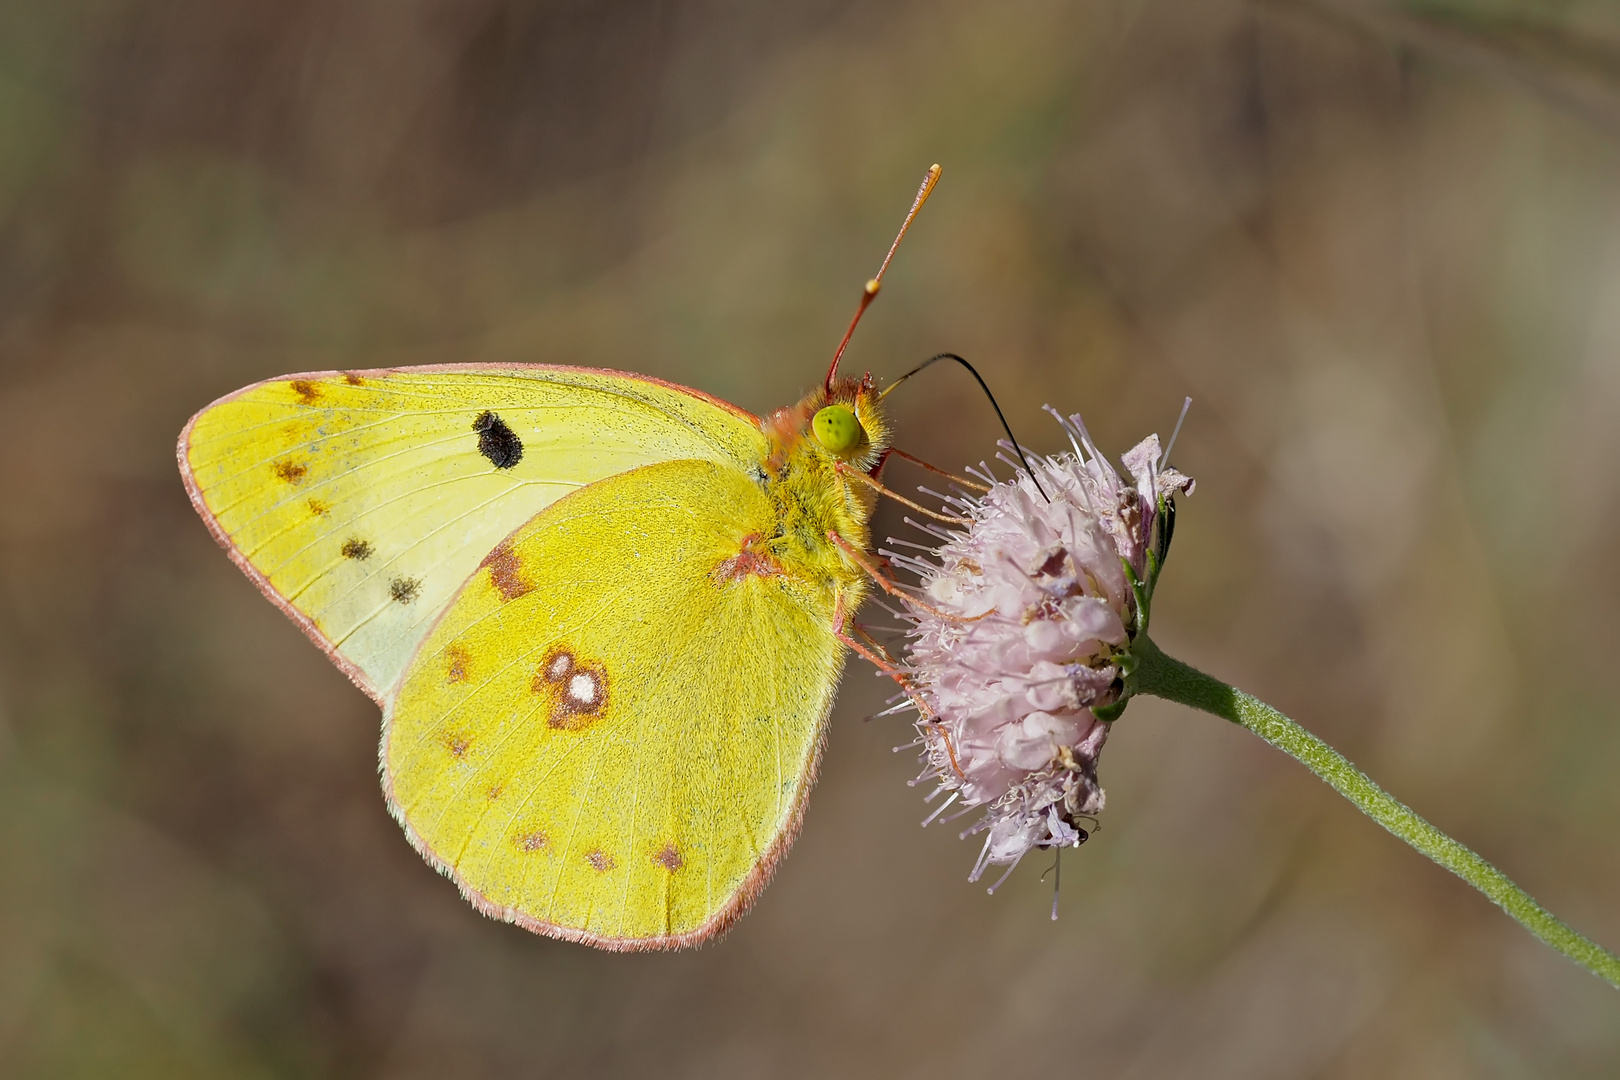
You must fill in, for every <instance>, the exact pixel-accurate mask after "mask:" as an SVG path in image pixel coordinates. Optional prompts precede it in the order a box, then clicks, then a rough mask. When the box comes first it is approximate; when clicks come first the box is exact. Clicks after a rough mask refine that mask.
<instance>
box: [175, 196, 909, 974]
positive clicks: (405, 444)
mask: <svg viewBox="0 0 1620 1080" xmlns="http://www.w3.org/2000/svg"><path fill="white" fill-rule="evenodd" d="M938 176H939V167H938V166H935V167H934V168H932V169H930V170H929V175H928V178H927V179H926V180H925V181H924V184H923V186H922V188H921V189H920V190H919V192H918V195H917V198H916V200H915V202H914V203H913V206H912V209H911V213H910V214H909V215H908V216H907V218H906V226H905V227H902V229H901V230H900V236H901V237H903V236H904V235H905V231H906V228H907V227H909V225H910V223H911V221H912V219H913V218H914V217H915V215H916V213H917V210H918V209H919V208H920V207H921V205H922V203H923V201H924V200H925V199H926V198H927V195H928V193H929V191H930V190H931V189H932V187H933V184H934V182H935V181H936V180H937V179H938ZM899 241H900V238H899V237H897V238H896V240H895V244H896V245H898V244H899ZM893 254H894V248H893V247H891V248H890V251H889V256H890V257H892V256H893ZM888 262H889V259H888V258H885V260H884V263H883V265H884V267H885V268H887V266H888ZM881 276H882V271H881V270H880V271H879V277H878V278H874V279H873V280H872V282H870V283H868V285H867V287H866V291H865V293H864V294H863V298H862V302H861V309H860V310H861V311H864V310H865V307H866V305H867V304H868V303H869V302H870V301H871V299H872V297H873V296H875V295H876V292H877V288H878V282H879V280H880V279H881ZM859 318H860V311H857V313H856V320H855V321H858V320H859ZM855 321H852V322H851V324H850V332H853V330H854V327H855ZM848 340H849V334H848V333H846V334H845V337H844V342H845V343H846V344H847V342H848ZM843 347H844V346H843V345H840V346H839V350H838V353H839V355H841V354H842V352H843ZM837 367H838V356H835V357H834V360H833V365H832V368H831V369H830V370H829V371H828V374H827V379H826V381H825V383H824V385H823V386H821V387H819V388H818V389H816V390H815V391H813V392H811V393H810V394H809V395H807V396H806V397H805V398H804V399H803V400H801V401H800V402H799V403H798V404H797V405H794V406H791V407H789V408H785V409H780V410H778V411H777V412H775V413H773V414H772V415H771V416H769V417H767V418H764V419H761V418H758V417H755V416H752V415H750V414H749V413H747V412H744V411H743V410H741V409H739V408H737V407H735V406H733V405H729V404H727V403H725V402H723V401H719V400H717V399H715V398H712V397H709V396H708V395H706V394H703V393H700V392H699V391H696V390H689V389H686V388H685V387H680V386H675V385H672V384H670V383H666V382H662V381H659V380H657V379H652V378H647V377H645V376H639V375H629V374H623V373H620V372H613V371H600V370H594V369H584V368H568V367H552V366H545V365H510V366H493V365H444V366H438V367H418V368H399V369H383V370H374V371H349V372H319V373H314V374H307V375H293V376H287V377H284V378H279V379H272V380H269V381H267V382H261V383H257V384H255V385H253V386H250V387H247V388H246V389H243V390H239V391H237V392H236V393H234V394H230V395H228V396H226V397H224V398H222V399H220V400H219V401H217V402H215V403H214V404H212V405H210V406H208V407H207V408H205V409H203V410H202V411H201V412H199V413H198V414H197V415H196V416H194V417H193V418H192V419H191V422H190V423H188V424H187V425H186V428H185V430H184V431H183V432H182V433H181V435H180V443H179V461H180V472H181V474H182V476H183V477H184V479H185V483H186V488H187V490H188V492H189V493H190V495H191V500H192V503H193V504H194V505H195V506H196V508H197V510H198V512H199V513H200V514H201V515H202V517H203V520H204V521H205V522H207V524H208V527H209V529H210V530H211V531H212V532H213V534H214V536H215V538H216V539H218V540H219V542H220V543H221V544H222V545H224V546H225V547H226V549H227V550H228V551H229V552H230V555H231V558H232V559H233V560H235V562H236V563H237V565H238V566H240V567H241V568H242V570H243V571H244V572H245V573H246V574H247V575H248V576H249V577H250V578H251V579H253V581H254V583H255V584H257V585H258V586H259V588H260V589H261V590H262V591H263V592H264V594H265V595H266V596H268V597H269V598H270V599H271V600H272V601H274V602H275V603H276V605H277V606H278V607H280V608H281V609H282V610H283V611H285V612H286V613H287V614H288V615H289V616H290V617H291V618H292V619H293V621H294V622H296V623H297V624H298V625H299V626H300V627H302V628H303V630H304V632H305V633H306V634H308V635H309V636H310V637H311V638H312V639H314V640H315V642H316V643H317V644H319V645H320V646H321V647H322V649H324V650H325V651H326V653H327V655H328V656H330V657H331V658H332V660H333V662H335V663H336V664H337V665H338V667H340V668H341V669H342V670H343V671H344V672H345V673H346V674H347V675H348V676H349V677H350V678H351V679H352V680H354V682H355V683H356V685H358V686H359V687H360V688H361V689H362V690H364V691H365V692H366V693H367V694H369V695H370V696H371V697H372V698H374V699H375V700H376V701H377V702H378V704H380V705H381V706H382V710H383V730H382V746H381V753H380V756H381V761H380V766H381V771H382V780H383V789H384V792H385V794H386V796H387V799H388V806H389V809H390V811H391V812H392V813H393V815H394V817H395V818H396V819H398V821H399V822H400V824H401V825H402V826H403V827H404V829H405V833H406V835H407V836H408V837H409V839H410V841H411V843H412V844H413V845H414V846H415V847H416V849H417V850H418V851H420V852H421V853H422V855H423V856H424V857H425V858H426V859H427V861H428V862H429V863H431V864H432V865H433V866H434V867H435V868H437V869H438V870H439V871H440V872H442V873H444V874H445V875H446V876H448V877H449V878H451V880H453V881H454V882H455V883H456V884H457V885H458V886H459V887H460V889H461V891H462V893H463V895H465V896H466V897H467V899H468V900H469V901H471V902H472V903H473V905H474V906H476V907H477V908H478V909H479V910H480V911H482V912H484V913H485V914H487V915H491V916H493V917H495V918H499V919H505V920H507V921H510V922H514V923H517V924H518V925H520V926H523V927H525V928H527V929H529V930H533V931H536V932H538V933H542V934H547V935H550V936H553V937H559V938H565V939H568V940H572V941H580V942H584V943H587V944H590V945H595V946H599V947H602V948H607V949H617V950H629V949H656V948H674V947H679V946H684V945H691V944H695V943H697V942H700V941H703V940H705V939H706V938H709V937H711V936H713V935H715V934H717V933H719V932H720V931H722V930H724V929H725V928H726V927H727V926H728V925H729V924H730V923H732V922H733V921H734V920H735V919H736V918H737V917H738V916H740V915H741V914H742V913H743V912H744V911H745V910H746V909H747V907H748V906H749V904H750V903H751V902H752V901H753V899H754V898H755V897H756V896H757V895H758V894H759V892H760V890H761V889H763V888H764V886H765V884H766V882H767V881H768V880H769V878H770V876H771V873H772V872H773V870H774V869H775V867H776V864H777V862H778V861H779V860H780V859H781V857H782V855H783V854H784V853H785V852H786V850H787V848H788V846H789V845H790V844H791V843H792V841H793V839H794V837H795V835H796V834H797V832H798V829H799V823H800V820H801V818H802V815H803V812H804V803H805V797H806V795H807V793H808V792H809V790H810V787H811V784H812V783H813V782H814V780H815V775H816V769H817V764H818V761H819V758H820V754H821V747H822V743H823V740H824V735H825V731H826V724H827V717H828V713H829V711H830V709H831V707H832V701H833V695H834V691H835V689H836V686H837V683H838V678H839V675H840V673H841V670H842V667H843V661H844V657H845V649H846V647H847V646H849V645H855V646H856V647H857V648H859V645H858V644H857V643H856V642H855V640H854V639H852V638H851V637H850V636H849V635H848V633H846V631H845V625H846V624H845V616H846V615H853V613H854V611H855V609H856V608H857V607H859V605H860V603H861V600H862V598H863V597H864V595H865V593H866V589H867V585H868V580H869V575H870V573H871V564H870V562H869V561H868V559H867V556H866V553H867V552H868V551H869V550H870V536H869V533H868V522H869V521H870V518H871V515H872V512H873V508H874V503H875V500H876V491H877V490H880V485H878V484H877V483H876V481H875V479H873V477H874V476H875V474H876V473H877V471H878V470H879V469H880V468H881V465H882V462H883V459H884V457H885V452H886V451H887V450H888V445H889V423H888V421H887V419H886V418H885V416H884V413H883V408H882V404H881V401H880V395H879V394H878V393H877V392H876V391H875V389H874V387H873V385H872V381H871V379H870V377H867V378H866V379H863V380H855V379H849V378H838V377H837Z"/></svg>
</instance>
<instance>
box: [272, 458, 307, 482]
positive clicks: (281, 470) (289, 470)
mask: <svg viewBox="0 0 1620 1080" xmlns="http://www.w3.org/2000/svg"><path fill="white" fill-rule="evenodd" d="M272 468H274V469H275V473H276V477H277V479H280V480H285V481H286V482H287V483H289V484H296V483H298V482H299V481H300V480H302V479H303V478H304V474H305V473H307V472H309V466H307V465H300V464H298V462H296V461H278V462H276V463H275V465H274V466H272Z"/></svg>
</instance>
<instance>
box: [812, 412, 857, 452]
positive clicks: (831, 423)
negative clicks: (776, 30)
mask: <svg viewBox="0 0 1620 1080" xmlns="http://www.w3.org/2000/svg"><path fill="white" fill-rule="evenodd" d="M810 426H811V427H812V428H814V429H815V432H816V441H817V442H819V443H820V444H821V445H822V446H825V447H826V448H827V449H828V450H831V451H832V452H833V453H835V454H842V453H843V452H844V451H846V450H850V449H853V448H854V446H855V444H856V443H858V442H860V441H861V422H860V421H859V420H857V419H855V413H854V412H853V411H852V410H851V409H850V407H849V406H848V405H828V406H827V407H826V408H824V409H821V410H820V411H818V412H817V413H816V418H815V419H814V420H812V421H810Z"/></svg>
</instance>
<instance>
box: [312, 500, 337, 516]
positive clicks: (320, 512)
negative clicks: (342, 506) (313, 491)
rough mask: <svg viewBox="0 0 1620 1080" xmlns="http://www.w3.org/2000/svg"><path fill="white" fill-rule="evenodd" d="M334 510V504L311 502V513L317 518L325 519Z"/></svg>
mask: <svg viewBox="0 0 1620 1080" xmlns="http://www.w3.org/2000/svg"><path fill="white" fill-rule="evenodd" d="M331 509H332V504H331V503H329V502H322V501H321V500H320V499H311V500H309V512H310V513H311V514H313V515H315V516H316V517H325V516H326V515H327V514H328V513H329V512H330V511H331Z"/></svg>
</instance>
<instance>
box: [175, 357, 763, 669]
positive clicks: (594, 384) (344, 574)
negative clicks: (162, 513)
mask: <svg viewBox="0 0 1620 1080" xmlns="http://www.w3.org/2000/svg"><path fill="white" fill-rule="evenodd" d="M763 447H764V442H763V437H762V436H761V434H760V431H759V427H758V422H757V421H756V420H754V418H752V417H750V416H748V415H747V414H745V413H742V412H741V411H740V410H736V409H734V408H731V407H730V406H726V405H723V404H721V403H718V402H715V401H713V400H712V399H709V398H705V397H703V396H702V395H699V394H697V393H695V392H692V391H688V390H685V389H683V388H679V387H673V386H669V385H667V384H663V383H659V382H657V381H654V380H649V379H645V378H639V377H635V376H629V375H620V374H617V373H612V372H597V371H589V370H583V369H578V368H551V367H541V366H528V367H511V368H488V367H471V366H460V365H458V366H447V367H440V368H413V369H408V370H400V371H393V370H382V371H360V372H325V373H316V374H310V375H301V376H288V377H286V378H283V379H276V380H273V381H270V382H265V383H259V384H257V385H255V386H251V387H248V388H247V389H245V390H241V391H238V392H237V393H235V394H232V395H230V396H228V397H226V398H223V399H221V400H220V401H218V402H215V403H214V404H213V405H211V406H209V407H208V408H207V409H204V410H203V411H202V412H200V413H198V414H197V416H196V417H194V418H193V419H192V422H191V423H190V424H188V425H187V427H186V430H185V431H184V432H183V433H182V434H181V438H180V450H179V452H180V464H181V472H182V474H183V475H184V477H185V479H186V485H187V488H188V490H189V491H190V493H191V497H192V501H193V502H194V503H196V505H197V507H198V509H199V510H200V511H201V512H202V514H203V517H204V518H205V520H208V521H209V523H210V527H211V528H212V529H213V531H214V533H215V535H216V536H217V537H219V538H220V539H221V541H222V542H224V543H226V544H227V546H228V547H230V549H231V551H232V555H233V557H234V558H236V560H237V561H238V563H239V564H241V565H242V566H243V569H244V570H246V571H247V572H248V573H249V575H250V576H251V577H253V578H254V580H255V581H257V582H258V583H259V585H260V587H261V588H263V589H264V590H265V591H266V593H267V594H269V595H270V596H271V597H272V599H275V600H276V601H277V602H278V603H279V604H281V605H282V606H283V608H284V609H286V610H287V611H288V613H289V614H291V615H293V617H294V618H295V619H297V620H298V621H299V622H300V624H301V625H303V626H304V628H305V629H306V631H307V632H309V633H310V634H311V636H312V637H314V638H315V639H316V640H317V641H318V642H320V643H321V644H322V645H323V646H324V647H326V648H327V649H328V651H329V652H331V653H332V654H333V657H334V659H336V660H337V661H338V663H339V665H340V666H342V667H343V668H344V670H345V671H347V672H348V673H349V674H350V676H351V677H353V678H354V679H355V681H356V682H358V683H359V684H360V685H361V687H362V688H363V689H365V690H366V691H367V692H368V693H370V694H371V695H372V696H373V697H376V698H378V699H379V700H384V699H386V697H387V695H388V694H389V692H390V690H391V689H392V688H393V687H394V686H395V685H396V683H397V682H398V680H399V677H400V675H401V674H402V672H403V671H404V668H405V664H406V661H407V660H408V659H409V657H410V656H411V654H412V653H413V652H414V651H415V649H416V646H417V644H418V643H419V642H420V641H421V639H422V637H423V636H424V635H425V634H426V633H427V630H428V628H429V627H430V626H431V625H432V624H433V622H434V620H435V619H436V618H437V617H438V615H439V613H440V612H442V611H443V610H444V607H445V605H446V604H447V603H448V602H449V600H450V597H451V596H452V595H453V594H454V593H455V591H456V590H457V589H458V588H460V587H461V585H462V584H463V583H464V582H466V581H467V579H468V578H469V577H471V576H472V575H473V574H474V572H475V571H477V570H478V568H479V565H480V563H481V562H483V561H484V560H485V558H486V557H487V556H488V555H489V554H490V553H491V552H492V551H493V550H494V549H495V547H496V545H498V544H499V543H500V542H501V540H502V539H503V538H505V537H506V536H507V535H508V534H510V533H511V532H512V531H513V530H514V529H515V528H517V527H518V526H519V525H521V524H522V523H523V522H525V521H527V520H529V519H530V518H531V517H533V516H534V515H535V514H536V513H537V512H539V511H540V510H541V509H543V508H544V507H546V506H548V505H550V504H551V503H552V502H554V501H556V500H557V499H559V498H561V497H562V496H564V495H566V494H568V493H569V492H571V491H574V490H576V489H578V488H579V487H581V486H582V485H585V484H589V483H591V482H593V481H596V480H599V479H601V478H603V477H606V476H612V475H614V474H617V473H620V472H623V471H625V470H628V469H633V468H635V467H637V466H641V465H645V464H648V463H651V462H659V461H670V460H676V459H695V460H704V461H711V462H717V463H722V464H724V465H726V466H728V467H729V468H731V469H733V470H742V471H744V472H746V471H747V470H749V469H753V468H757V462H758V461H759V460H760V458H761V456H762V454H763Z"/></svg>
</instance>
